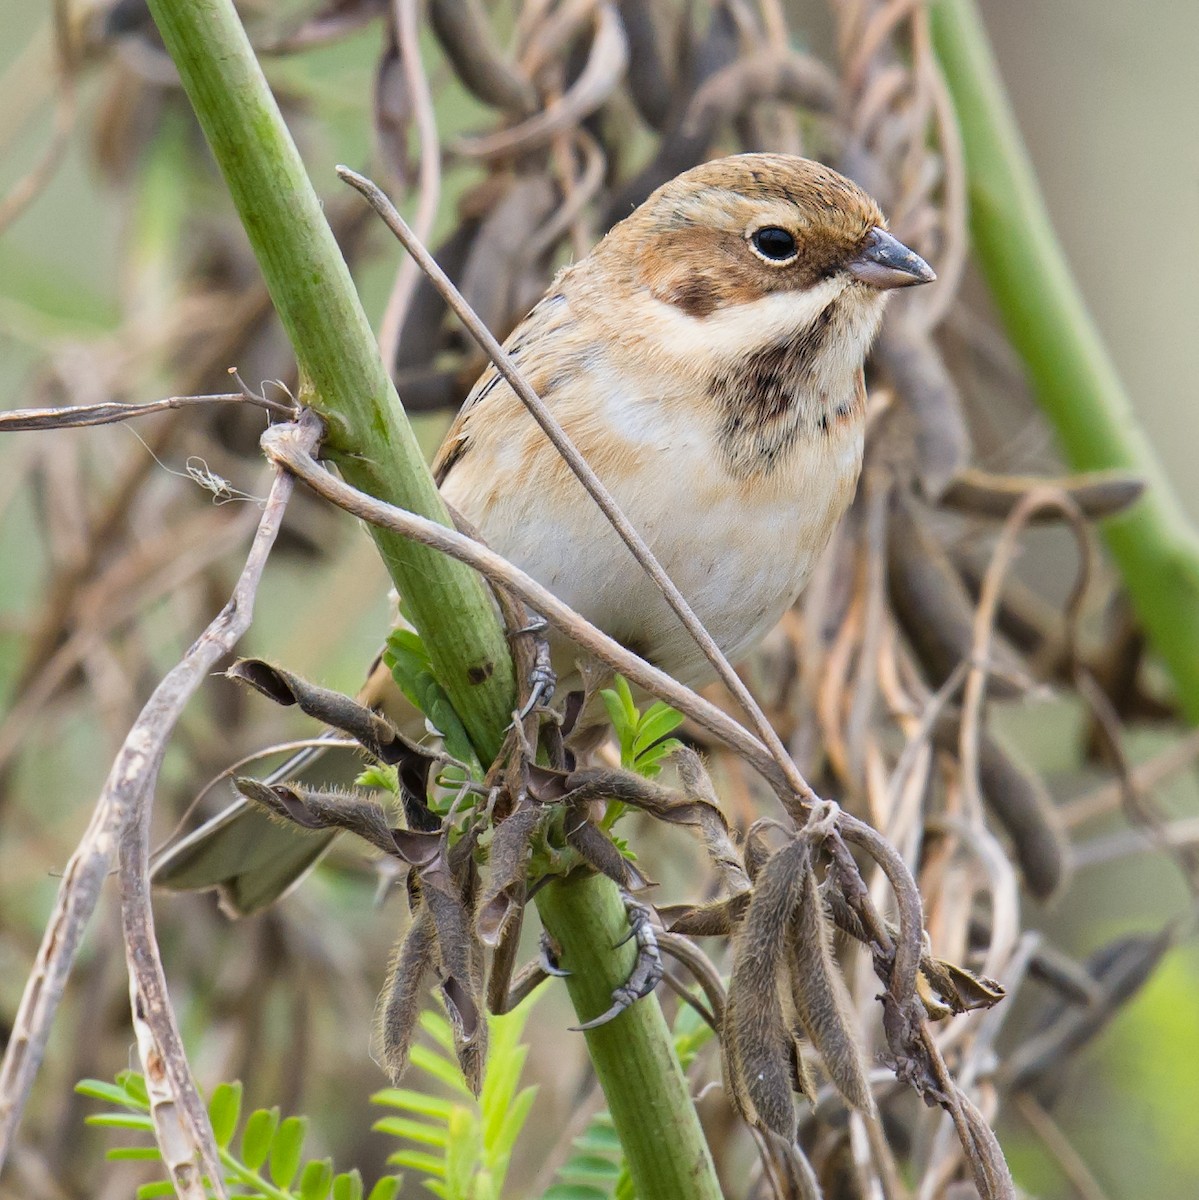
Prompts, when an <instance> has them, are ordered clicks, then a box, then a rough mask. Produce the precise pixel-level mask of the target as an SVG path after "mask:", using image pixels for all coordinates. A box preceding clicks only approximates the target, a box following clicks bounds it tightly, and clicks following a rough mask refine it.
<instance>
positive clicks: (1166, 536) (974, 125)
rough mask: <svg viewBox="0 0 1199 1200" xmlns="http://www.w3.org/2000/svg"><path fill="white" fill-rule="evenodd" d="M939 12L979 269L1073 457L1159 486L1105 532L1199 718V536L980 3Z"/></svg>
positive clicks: (960, 2)
mask: <svg viewBox="0 0 1199 1200" xmlns="http://www.w3.org/2000/svg"><path fill="white" fill-rule="evenodd" d="M931 11H932V18H933V37H934V42H935V45H936V51H937V57H938V59H939V60H940V63H941V69H942V70H943V71H944V73H945V78H946V81H947V83H948V85H949V90H950V92H951V93H952V95H953V101H954V106H955V108H956V110H957V116H958V120H959V122H960V124H961V128H962V140H963V142H964V145H965V152H966V170H967V175H968V180H969V192H970V231H971V235H972V237H973V241H974V249H975V253H976V255H977V259H978V262H979V265H980V266H981V268H982V271H983V274H984V275H985V277H986V280H987V284H988V286H989V287H990V290H991V294H992V295H993V297H994V299H995V303H996V306H997V307H998V309H999V312H1000V314H1001V316H1002V318H1003V321H1004V324H1005V326H1006V327H1007V332H1008V336H1009V337H1010V338H1011V341H1012V344H1013V345H1014V346H1015V348H1016V350H1017V351H1018V352H1019V353H1020V355H1021V356H1022V357H1023V359H1024V362H1025V364H1026V366H1027V369H1028V374H1029V379H1030V381H1031V383H1032V385H1033V388H1034V390H1035V392H1036V395H1037V399H1038V401H1039V403H1040V405H1041V408H1042V409H1043V410H1044V412H1045V414H1046V416H1048V418H1049V419H1050V421H1051V422H1052V423H1053V425H1054V428H1055V429H1056V431H1057V435H1058V438H1059V439H1060V441H1061V445H1062V448H1063V450H1064V451H1065V455H1066V458H1067V460H1068V461H1069V463H1070V465H1071V466H1072V467H1074V468H1076V469H1078V470H1099V469H1103V468H1107V467H1120V468H1125V469H1128V470H1131V471H1134V472H1136V473H1137V474H1138V475H1140V476H1141V477H1142V478H1143V479H1145V480H1146V482H1147V483H1148V485H1149V486H1148V490H1147V494H1146V496H1145V498H1144V499H1143V500H1141V502H1140V503H1139V504H1137V506H1136V507H1135V508H1134V509H1132V510H1131V511H1130V512H1129V513H1127V514H1125V515H1123V516H1120V517H1115V518H1112V519H1111V520H1109V521H1106V522H1105V523H1104V526H1103V535H1104V538H1105V539H1106V541H1107V544H1108V547H1109V549H1110V550H1111V553H1112V556H1113V558H1115V560H1116V563H1117V565H1118V566H1119V568H1120V572H1121V574H1122V576H1123V578H1124V583H1125V586H1126V587H1127V588H1128V592H1129V595H1130V597H1131V598H1132V602H1133V605H1134V606H1135V608H1136V611H1137V614H1138V616H1139V617H1140V619H1141V621H1142V622H1143V624H1144V626H1145V629H1146V631H1147V632H1148V634H1149V638H1150V641H1151V643H1152V645H1153V647H1154V649H1155V650H1156V651H1157V653H1158V654H1159V655H1160V656H1161V658H1162V660H1163V661H1164V663H1165V664H1166V667H1167V669H1168V670H1169V672H1170V674H1171V676H1172V677H1173V680H1174V684H1175V687H1176V688H1177V690H1178V695H1179V699H1180V701H1181V703H1182V706H1183V708H1184V710H1185V711H1186V713H1187V714H1188V716H1189V717H1190V719H1191V720H1192V721H1199V537H1197V536H1196V534H1195V531H1194V530H1193V529H1192V528H1191V527H1190V526H1189V524H1188V522H1187V520H1186V518H1185V516H1184V515H1183V512H1182V510H1181V507H1180V506H1179V503H1178V501H1177V498H1176V496H1175V494H1174V492H1173V489H1172V488H1171V486H1170V483H1169V481H1168V479H1167V478H1166V475H1165V472H1164V471H1163V469H1162V467H1161V464H1160V463H1159V461H1158V459H1157V456H1156V455H1155V454H1154V452H1153V448H1152V446H1151V445H1150V444H1149V441H1148V439H1147V438H1146V436H1145V434H1144V432H1143V431H1142V429H1141V428H1140V426H1139V425H1138V424H1137V421H1136V418H1135V416H1134V414H1133V411H1132V406H1131V404H1130V403H1129V399H1128V396H1127V393H1126V392H1125V391H1124V388H1123V386H1122V385H1121V383H1120V380H1119V378H1118V377H1117V375H1116V370H1115V367H1114V365H1113V364H1112V362H1111V359H1110V358H1109V357H1108V354H1107V352H1106V350H1105V349H1104V346H1103V343H1102V341H1101V340H1100V337H1099V334H1098V332H1097V330H1096V329H1095V326H1094V324H1093V322H1092V321H1091V318H1090V316H1089V315H1088V313H1087V310H1086V306H1085V305H1084V303H1083V301H1082V297H1081V296H1080V295H1079V292H1078V288H1077V286H1076V285H1075V283H1074V281H1073V279H1072V277H1071V275H1070V270H1069V267H1068V266H1067V264H1066V260H1065V256H1064V254H1063V253H1062V249H1061V246H1060V245H1059V243H1058V241H1057V238H1056V236H1055V235H1054V232H1053V228H1052V226H1051V225H1050V222H1049V217H1048V214H1047V212H1046V209H1045V203H1044V200H1043V199H1042V197H1041V193H1040V190H1039V188H1038V186H1037V181H1036V176H1035V174H1034V172H1033V169H1032V165H1031V163H1030V162H1029V158H1028V154H1027V151H1026V150H1025V147H1024V143H1023V141H1022V140H1021V137H1020V131H1019V129H1018V127H1017V125H1016V120H1015V116H1014V115H1013V113H1012V110H1011V106H1010V104H1009V102H1008V98H1007V94H1006V92H1005V91H1004V87H1003V82H1002V80H1001V78H1000V75H999V70H998V67H997V64H996V62H995V58H994V55H993V54H992V51H991V47H990V43H989V42H988V40H987V34H986V30H985V28H984V27H983V24H982V20H981V18H980V16H979V13H978V9H977V7H976V5H975V0H935V2H934V3H933V5H932V9H931Z"/></svg>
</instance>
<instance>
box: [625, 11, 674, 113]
mask: <svg viewBox="0 0 1199 1200" xmlns="http://www.w3.org/2000/svg"><path fill="white" fill-rule="evenodd" d="M616 7H617V8H618V10H619V11H620V19H621V21H622V22H624V31H625V36H626V37H627V38H628V43H629V69H628V78H627V83H628V89H629V95H630V96H632V97H633V103H634V104H635V105H636V106H637V111H638V113H640V114H641V118H642V120H644V121H645V123H646V124H647V125H648V126H649V127H650V128H651V129H656V130H659V131H661V130H662V129H664V128H665V127H666V122H667V121H668V120H669V118H670V113H671V109H672V108H673V107H674V88H675V79H674V70H673V68H672V66H671V64H672V63H673V61H674V58H675V56H674V55H673V54H672V53H671V52H670V51H669V49H668V48H666V47H663V46H662V44H661V43H662V41H663V36H662V25H663V23H664V21H665V20H667V19H669V15H670V14H669V13H665V12H661V10H662V8H663V5H661V4H655V3H646V0H617V5H616ZM664 51H665V52H664Z"/></svg>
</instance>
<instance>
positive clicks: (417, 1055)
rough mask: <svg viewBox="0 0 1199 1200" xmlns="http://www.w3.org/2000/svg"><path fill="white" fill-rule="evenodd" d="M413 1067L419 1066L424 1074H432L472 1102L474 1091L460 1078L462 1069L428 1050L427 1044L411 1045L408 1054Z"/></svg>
mask: <svg viewBox="0 0 1199 1200" xmlns="http://www.w3.org/2000/svg"><path fill="white" fill-rule="evenodd" d="M409 1058H410V1061H411V1062H412V1065H413V1066H414V1067H419V1068H420V1070H422V1071H424V1072H425V1074H426V1075H432V1076H433V1078H434V1079H437V1080H440V1081H441V1082H442V1083H443V1084H445V1086H446V1087H447V1088H449V1089H451V1090H452V1091H455V1092H457V1093H458V1095H460V1096H462V1097H463V1099H465V1100H466V1101H468V1102H469V1103H474V1099H475V1096H474V1093H473V1092H472V1091H471V1090H470V1088H468V1087H467V1086H466V1082H465V1081H464V1080H463V1078H462V1069H461V1067H459V1066H458V1064H457V1063H456V1062H450V1061H449V1060H447V1059H444V1058H442V1057H441V1055H440V1054H436V1053H435V1052H434V1051H432V1050H430V1049H429V1047H428V1046H413V1047H412V1053H411V1054H410V1055H409Z"/></svg>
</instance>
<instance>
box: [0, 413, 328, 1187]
mask: <svg viewBox="0 0 1199 1200" xmlns="http://www.w3.org/2000/svg"><path fill="white" fill-rule="evenodd" d="M297 437H298V439H299V442H300V444H301V445H303V446H305V447H307V448H309V449H311V448H313V447H315V445H316V441H317V431H316V430H315V429H313V428H309V429H308V430H306V431H305V432H304V433H302V434H298V435H297ZM293 489H294V480H293V479H292V478H291V476H290V475H289V474H287V473H286V472H282V471H281V472H279V473H278V475H277V476H276V478H275V482H274V484H273V485H272V487H271V492H270V496H269V498H268V500H267V504H266V507H265V509H264V511H263V514H262V518H261V520H260V521H259V524H258V531H257V533H256V534H255V536H254V541H253V544H252V545H251V547H250V553H249V555H248V557H247V559H246V564H245V566H244V568H243V569H242V573H241V576H240V578H239V579H238V582H237V586H236V587H235V588H234V591H233V595H232V597H231V598H230V600H229V602H228V604H226V605H225V607H224V608H223V609H222V610H221V612H220V613H219V614H218V615H217V617H216V618H215V619H214V620H213V621H212V623H211V624H210V625H209V626H208V627H207V629H205V630H204V632H203V633H202V634H201V635H200V637H199V638H198V639H197V640H196V641H195V642H194V643H193V645H192V646H191V647H190V649H189V650H188V651H187V653H186V654H185V655H184V657H183V659H182V660H181V661H180V662H179V663H178V664H177V665H176V666H175V667H174V668H172V669H171V671H170V672H169V673H168V674H167V675H166V677H165V678H164V679H163V680H162V682H161V683H159V685H158V686H157V687H156V688H155V689H154V692H153V694H152V695H151V696H150V699H149V700H148V701H147V702H146V704H145V706H144V707H143V709H142V711H141V714H140V715H139V716H138V719H137V721H136V722H135V723H134V725H133V728H132V729H131V730H130V731H129V734H128V736H127V737H126V739H125V743H124V745H123V746H122V747H121V750H120V752H119V753H118V755H117V757H116V761H115V762H114V763H113V766H112V769H111V771H110V772H109V775H108V779H107V781H106V782H105V785H104V789H103V791H102V792H101V793H100V797H99V799H98V800H97V802H96V806H95V809H94V810H93V813H92V819H91V822H90V824H89V825H88V828H87V832H86V833H85V834H84V836H83V838H82V840H81V841H80V843H79V845H78V846H77V847H76V849H75V852H74V854H72V856H71V859H70V861H69V862H68V863H67V866H66V869H65V871H64V872H63V879H62V883H61V884H60V886H59V890H58V896H57V898H56V900H55V905H54V910H53V912H52V913H51V916H50V920H49V922H48V924H47V926H46V931H45V934H44V935H43V938H42V943H41V947H40V949H39V951H38V956H37V960H36V961H35V963H34V967H33V970H32V972H31V974H30V976H29V979H28V981H27V983H26V985H25V990H24V992H23V994H22V997H21V1003H20V1007H19V1008H18V1010H17V1015H16V1018H15V1020H14V1022H13V1033H12V1037H11V1038H10V1040H9V1043H8V1047H7V1049H6V1051H5V1055H4V1059H3V1062H2V1063H0V1165H2V1164H3V1162H4V1160H5V1158H6V1157H7V1154H8V1151H9V1149H10V1148H11V1146H12V1143H13V1138H14V1135H15V1133H16V1129H17V1126H18V1124H19V1122H20V1119H21V1114H22V1112H23V1110H24V1107H25V1103H26V1101H27V1100H28V1097H29V1092H30V1090H31V1088H32V1087H33V1081H34V1078H35V1076H36V1075H37V1071H38V1068H39V1067H40V1066H41V1063H42V1059H43V1057H44V1055H45V1050H46V1042H47V1040H48V1038H49V1036H50V1028H51V1025H52V1023H53V1020H54V1015H55V1013H56V1011H57V1009H58V1005H59V1003H60V1001H61V1000H62V996H63V992H64V990H65V988H66V984H67V980H68V978H69V976H70V973H71V969H72V967H73V966H74V962H75V957H76V955H77V953H78V950H79V945H80V942H81V940H82V938H83V934H84V931H85V929H86V927H87V924H88V922H89V921H90V919H91V916H92V914H93V913H94V911H95V908H96V904H97V903H98V901H99V898H100V889H101V886H102V885H103V882H104V879H105V877H106V876H107V874H108V872H109V869H110V868H111V865H112V861H113V858H114V857H115V856H116V854H117V852H118V844H119V843H124V842H125V841H126V839H131V840H130V842H129V845H130V846H131V847H133V848H134V849H135V850H136V855H140V856H141V857H140V859H139V860H138V861H134V862H133V863H132V866H126V869H125V871H124V872H123V879H122V882H123V883H124V884H125V885H126V887H125V888H123V892H124V895H123V898H122V910H123V914H124V916H125V920H126V937H127V940H128V950H129V955H130V969H131V988H132V989H133V1000H134V1016H135V1021H136V1022H137V1023H138V1026H139V1046H142V1047H143V1049H144V1050H145V1051H147V1053H145V1055H144V1059H143V1066H144V1067H145V1071H146V1076H147V1080H148V1081H151V1080H153V1081H160V1082H161V1084H162V1085H163V1087H164V1088H165V1089H168V1090H164V1091H162V1092H160V1093H159V1095H160V1097H161V1099H159V1100H158V1101H157V1102H156V1104H155V1107H154V1112H153V1115H154V1119H155V1126H156V1132H157V1135H158V1139H159V1145H160V1148H161V1149H162V1151H163V1154H164V1157H166V1161H167V1164H168V1166H170V1167H171V1169H172V1179H173V1181H174V1182H175V1183H176V1186H177V1187H178V1188H179V1189H180V1192H181V1194H183V1195H189V1194H190V1195H196V1196H202V1195H203V1187H202V1185H201V1184H200V1173H201V1172H203V1173H205V1174H207V1175H208V1177H209V1179H210V1180H211V1181H213V1182H212V1186H214V1187H215V1188H216V1189H217V1193H218V1195H223V1194H224V1191H223V1188H222V1187H221V1185H220V1183H219V1181H220V1179H221V1178H222V1175H221V1170H220V1164H219V1160H218V1158H217V1153H216V1147H215V1144H214V1143H213V1140H212V1130H211V1127H210V1126H209V1124H208V1116H207V1113H206V1111H205V1109H204V1106H203V1104H202V1103H201V1101H200V1098H199V1095H198V1094H197V1093H196V1090H195V1086H194V1084H193V1083H192V1081H191V1077H190V1073H189V1071H188V1068H187V1062H186V1057H185V1055H184V1053H183V1048H182V1045H181V1043H180V1042H179V1038H178V1033H177V1031H176V1030H175V1028H174V1026H173V1018H172V1017H171V1015H170V1007H169V1003H167V1001H166V989H165V981H164V979H163V977H162V966H161V962H159V960H158V957H157V951H156V948H155V946H154V941H153V923H152V919H151V917H150V915H149V908H148V881H147V878H146V870H145V855H144V850H145V836H146V834H145V830H146V828H148V826H147V822H148V819H149V808H150V802H151V799H152V797H153V792H154V785H155V781H156V780H157V778H158V772H159V769H160V767H161V764H162V759H163V755H164V754H165V751H166V742H167V739H168V738H169V736H170V734H171V731H172V730H173V729H174V727H175V725H176V723H177V722H178V720H179V717H180V715H181V714H182V712H183V709H184V707H185V705H186V704H187V701H188V700H189V699H190V698H191V696H192V694H193V693H194V692H195V691H196V689H197V688H198V687H199V686H200V684H201V683H202V682H203V680H204V678H205V676H206V675H207V674H208V673H209V672H210V671H211V670H212V668H213V666H215V664H216V663H217V662H218V661H219V660H220V659H221V658H223V657H224V656H225V655H226V654H228V653H229V651H230V650H231V649H232V648H233V646H234V645H235V644H236V643H237V641H238V640H239V639H240V638H241V637H242V635H243V634H244V633H245V632H246V630H247V629H248V628H249V626H250V621H251V618H252V616H253V609H254V597H255V594H256V592H257V589H258V584H259V581H260V580H261V578H262V573H263V570H264V568H265V566H266V561H267V557H268V555H269V554H270V551H271V548H272V546H273V545H274V542H275V538H276V537H277V535H278V533H279V528H280V525H281V523H282V520H283V512H284V509H285V508H286V505H287V501H288V500H289V499H290V497H291V494H292V491H293ZM136 855H135V858H136ZM130 885H132V891H129V890H126V889H128V888H129V887H130ZM143 1023H144V1024H143ZM143 1031H144V1032H145V1033H147V1034H149V1035H151V1037H152V1042H150V1043H147V1044H145V1045H144V1046H143V1042H142V1036H141V1035H142V1033H143Z"/></svg>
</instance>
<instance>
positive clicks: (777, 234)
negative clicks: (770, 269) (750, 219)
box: [750, 225, 796, 262]
mask: <svg viewBox="0 0 1199 1200" xmlns="http://www.w3.org/2000/svg"><path fill="white" fill-rule="evenodd" d="M750 241H752V242H753V244H754V249H755V250H756V251H757V252H758V253H759V254H760V255H761V256H762V257H763V258H768V259H770V261H771V262H785V261H786V260H787V259H789V258H794V257H795V250H796V246H795V238H794V237H793V236H792V235H791V234H789V233H788V232H787V231H786V230H785V229H780V228H779V227H778V226H777V225H767V226H766V227H765V228H763V229H758V230H755V232H754V234H753V236H752V237H751V238H750Z"/></svg>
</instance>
